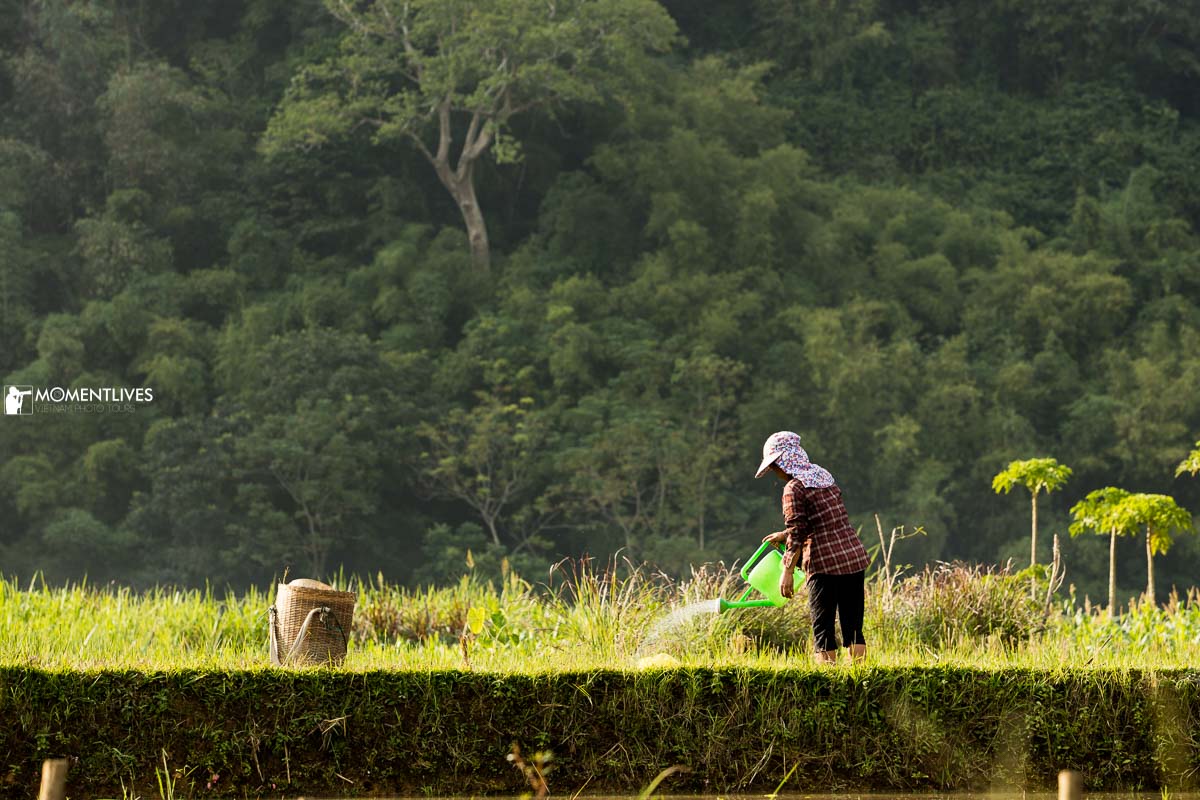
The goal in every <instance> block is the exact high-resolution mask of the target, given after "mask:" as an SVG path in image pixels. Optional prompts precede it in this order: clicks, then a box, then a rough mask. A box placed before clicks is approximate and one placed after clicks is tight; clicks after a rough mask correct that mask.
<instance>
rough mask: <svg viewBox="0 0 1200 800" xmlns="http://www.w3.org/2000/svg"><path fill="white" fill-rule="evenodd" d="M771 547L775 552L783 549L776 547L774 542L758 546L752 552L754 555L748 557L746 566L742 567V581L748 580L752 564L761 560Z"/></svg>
mask: <svg viewBox="0 0 1200 800" xmlns="http://www.w3.org/2000/svg"><path fill="white" fill-rule="evenodd" d="M772 547H774V548H775V549H776V550H782V549H783V548H782V547H779V546H778V545H776V544H775V543H774V542H763V543H762V545H761V546H759V548H758V549H757V550H755V551H754V555H752V556H750V560H749V561H747V562H746V566H744V567H742V580H744V581H748V580H750V570H752V569H753V568H754V564H755V563H756V562H757V561H758V559H760V558H762V556H763V554H764V553H766V552H767V551H768V550H770V549H771V548H772Z"/></svg>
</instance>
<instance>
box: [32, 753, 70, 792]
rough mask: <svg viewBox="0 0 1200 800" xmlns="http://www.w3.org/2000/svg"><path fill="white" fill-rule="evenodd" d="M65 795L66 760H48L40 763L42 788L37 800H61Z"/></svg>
mask: <svg viewBox="0 0 1200 800" xmlns="http://www.w3.org/2000/svg"><path fill="white" fill-rule="evenodd" d="M66 793H67V760H66V759H65V758H48V759H46V760H45V761H43V762H42V788H41V791H39V792H38V800H63V798H64V797H65V796H66Z"/></svg>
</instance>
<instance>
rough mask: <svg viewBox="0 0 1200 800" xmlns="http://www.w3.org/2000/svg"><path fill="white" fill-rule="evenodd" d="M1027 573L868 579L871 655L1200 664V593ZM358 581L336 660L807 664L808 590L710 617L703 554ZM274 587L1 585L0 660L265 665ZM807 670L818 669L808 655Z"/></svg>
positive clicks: (62, 665)
mask: <svg viewBox="0 0 1200 800" xmlns="http://www.w3.org/2000/svg"><path fill="white" fill-rule="evenodd" d="M1029 580H1030V579H1029V578H1028V577H1027V576H1024V575H1014V574H1010V573H1008V572H1007V571H1004V570H988V569H983V568H979V567H968V566H965V565H961V564H960V565H939V566H938V567H937V568H933V569H927V570H926V571H925V572H924V573H921V574H918V575H913V576H910V577H908V578H905V579H901V580H895V581H892V582H890V583H888V582H884V581H882V580H874V581H869V582H868V595H869V596H868V603H867V622H866V636H867V640H868V642H869V645H870V647H869V653H868V663H869V664H871V665H875V666H889V667H903V666H928V665H931V664H937V665H950V666H968V667H975V668H984V669H988V668H997V669H999V668H1005V667H1014V666H1015V667H1032V668H1046V669H1056V668H1088V667H1095V668H1151V669H1159V668H1162V669H1166V668H1181V667H1194V665H1196V664H1200V594H1197V592H1196V591H1195V590H1193V591H1192V592H1190V593H1189V594H1188V596H1186V597H1174V596H1173V597H1172V598H1171V599H1170V601H1169V602H1168V603H1167V604H1165V605H1163V606H1160V607H1155V606H1152V605H1149V604H1137V603H1135V604H1133V605H1131V606H1130V607H1127V608H1122V609H1120V610H1119V613H1117V614H1116V615H1114V616H1113V617H1112V618H1110V617H1109V616H1108V614H1107V612H1106V611H1105V610H1103V609H1094V608H1088V609H1084V608H1079V607H1077V605H1076V604H1074V603H1073V602H1072V600H1071V599H1070V598H1066V597H1061V596H1051V597H1050V599H1049V600H1048V601H1047V600H1046V598H1045V596H1044V595H1045V593H1046V592H1045V586H1044V585H1043V586H1041V587H1039V591H1038V592H1037V599H1034V598H1031V597H1030V591H1029V586H1030V583H1029ZM332 583H334V585H335V586H336V587H337V588H339V589H349V590H351V591H354V592H356V593H357V598H358V599H357V606H356V609H355V622H354V629H353V633H352V640H351V644H350V648H349V655H348V656H347V659H346V661H345V663H344V665H343V666H342V667H341V669H344V670H349V671H370V670H450V669H456V670H461V669H469V670H478V671H486V672H497V673H530V672H535V673H536V672H554V671H579V670H591V669H638V668H645V667H648V666H659V667H662V666H667V667H669V666H673V665H681V666H693V667H694V666H714V667H724V666H747V667H755V668H776V667H777V668H785V667H786V668H796V667H797V666H800V667H807V666H809V665H810V664H811V656H810V651H811V642H810V636H811V634H810V629H809V623H808V617H807V610H806V605H805V598H804V597H803V596H798V597H797V598H796V599H795V600H793V601H792V603H790V604H789V605H788V606H786V607H784V608H779V609H741V610H732V611H728V612H725V613H723V614H717V613H712V611H711V608H712V603H711V601H712V600H713V599H714V598H717V597H726V598H735V597H737V596H738V595H740V594H741V592H742V590H743V588H744V586H743V584H742V582H741V579H740V578H739V577H738V575H737V574H736V572H734V571H732V570H730V569H727V568H725V567H722V566H720V565H717V566H711V565H710V566H705V567H701V568H697V569H695V570H693V572H692V574H691V575H690V576H688V577H687V578H686V579H682V580H676V579H671V578H668V577H666V576H664V575H661V574H659V573H656V572H654V571H652V570H650V569H648V568H645V567H638V566H634V565H629V564H613V563H610V564H608V565H604V566H603V567H598V566H597V565H595V564H591V563H587V562H583V563H573V564H563V565H559V567H558V568H557V569H556V571H555V572H553V573H552V574H551V575H549V576H547V578H546V580H545V581H542V582H533V581H529V580H526V579H524V578H522V577H519V576H517V575H515V574H511V573H510V574H508V575H506V576H505V577H504V579H503V580H502V581H499V582H485V581H481V580H479V579H477V578H475V577H473V576H470V575H465V576H463V577H462V579H461V580H460V581H459V582H458V583H457V584H456V585H453V586H447V587H441V588H425V589H411V588H406V587H403V586H397V585H393V584H389V583H387V582H386V581H385V580H384V579H383V578H382V576H376V577H374V578H365V579H362V578H346V577H345V576H341V577H338V578H335V579H334V580H333V581H332ZM272 600H273V595H272V593H271V592H266V591H262V590H256V589H251V590H249V591H246V592H243V593H240V594H234V593H232V592H218V591H216V590H214V589H211V588H209V589H205V590H178V589H168V588H159V589H154V590H149V591H133V590H130V589H129V588H124V587H118V586H91V585H87V584H79V585H69V586H47V585H44V584H43V583H41V582H40V581H33V582H31V583H29V584H26V585H19V584H18V583H17V582H16V581H14V580H12V579H8V580H0V665H26V666H38V667H42V668H49V669H81V670H101V669H144V670H170V669H218V670H222V669H223V670H238V669H253V668H257V667H265V666H267V665H268V664H269V659H268V651H267V632H268V629H267V610H268V608H269V607H270V605H271V603H272ZM814 668H815V667H814Z"/></svg>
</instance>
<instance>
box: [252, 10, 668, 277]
mask: <svg viewBox="0 0 1200 800" xmlns="http://www.w3.org/2000/svg"><path fill="white" fill-rule="evenodd" d="M325 8H326V9H327V10H328V11H329V12H330V13H331V14H333V16H335V17H336V18H337V19H338V20H340V21H341V22H342V23H344V24H345V26H346V33H345V35H344V37H343V39H342V42H341V47H340V48H339V50H338V52H337V53H336V54H335V55H334V56H332V57H331V58H329V59H328V60H326V61H324V62H322V63H319V64H314V65H310V66H308V67H305V68H303V69H301V70H300V72H299V73H297V74H296V75H295V77H294V78H293V81H292V84H291V87H290V88H289V89H288V91H287V94H286V96H285V97H284V99H283V102H282V103H281V105H280V106H279V108H278V109H277V110H276V112H275V115H274V117H273V118H272V119H271V121H270V123H269V124H268V126H267V131H266V134H265V136H264V137H263V140H262V147H263V150H264V152H266V153H267V154H268V155H270V154H273V153H277V152H280V151H283V150H287V149H311V148H313V147H318V146H320V145H322V144H324V143H326V142H329V141H332V140H335V139H340V138H344V137H348V136H349V135H350V134H352V133H353V132H354V131H356V130H358V129H359V128H360V127H363V126H365V129H366V130H369V131H371V133H372V141H373V143H374V144H377V145H384V146H386V145H388V144H390V143H392V142H396V141H406V142H408V143H409V144H410V145H412V146H414V147H415V148H416V149H417V150H418V151H419V152H420V153H421V154H422V155H423V156H424V157H425V159H426V160H427V161H428V162H429V164H430V165H431V166H432V167H433V169H434V172H435V173H436V174H437V177H438V180H439V181H440V182H441V184H442V185H443V186H444V187H445V188H446V190H447V191H448V192H449V193H450V196H451V197H452V198H453V199H454V202H455V204H456V205H457V206H458V209H459V212H460V213H461V214H462V218H463V222H464V224H465V225H466V229H467V237H468V239H469V241H470V246H471V255H472V258H473V260H474V262H475V264H476V266H477V267H479V268H481V269H482V270H486V269H487V267H488V265H489V263H490V257H491V256H490V249H489V245H488V233H487V225H486V224H485V221H484V215H483V211H482V210H481V209H480V206H479V201H478V199H477V198H476V194H475V180H476V166H477V164H478V163H479V160H480V159H481V158H482V157H483V156H484V154H486V153H487V152H488V151H489V150H491V152H492V153H493V154H494V155H495V157H496V159H497V160H498V161H501V162H503V161H506V160H513V159H515V158H516V157H517V156H518V152H519V151H518V150H517V144H518V143H517V142H516V141H514V140H510V139H508V138H507V135H508V126H509V123H510V121H511V120H512V119H513V118H514V117H517V116H519V115H522V114H525V113H527V112H531V111H534V110H539V109H540V110H545V111H551V112H552V111H553V110H554V109H555V108H558V107H561V106H563V105H565V104H569V103H578V102H595V101H599V100H602V99H604V98H605V97H608V96H612V95H613V94H615V93H617V92H619V91H620V90H621V86H622V79H623V76H628V75H630V74H634V73H636V72H639V71H640V70H638V69H637V61H638V59H639V58H640V57H642V56H643V55H645V54H647V53H652V52H662V51H665V50H667V49H668V48H669V47H670V46H671V44H672V43H673V42H674V40H675V37H676V29H675V23H674V22H673V21H672V20H671V17H670V16H669V15H668V14H667V12H666V10H665V9H664V8H663V7H662V6H661V5H659V4H658V3H657V2H654V0H605V2H595V1H594V0H553V2H545V0H364V1H362V2H354V1H352V0H325Z"/></svg>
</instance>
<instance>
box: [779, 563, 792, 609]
mask: <svg viewBox="0 0 1200 800" xmlns="http://www.w3.org/2000/svg"><path fill="white" fill-rule="evenodd" d="M792 573H793V569H792V568H791V567H789V566H788V565H787V564H784V565H783V577H782V578H780V579H779V593H780V594H781V595H783V596H784V598H785V599H787V600H791V599H792V595H794V594H795V593H796V582H795V578H793V577H792Z"/></svg>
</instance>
